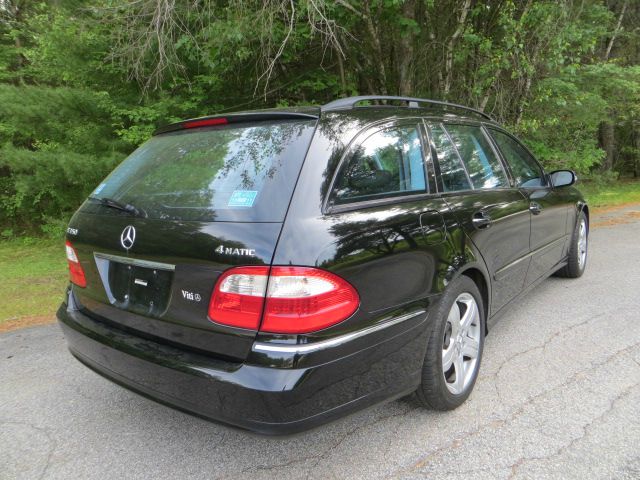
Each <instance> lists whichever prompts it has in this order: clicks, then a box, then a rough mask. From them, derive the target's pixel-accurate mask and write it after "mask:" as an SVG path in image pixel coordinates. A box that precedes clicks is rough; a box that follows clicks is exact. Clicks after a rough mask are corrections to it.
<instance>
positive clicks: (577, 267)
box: [556, 212, 589, 278]
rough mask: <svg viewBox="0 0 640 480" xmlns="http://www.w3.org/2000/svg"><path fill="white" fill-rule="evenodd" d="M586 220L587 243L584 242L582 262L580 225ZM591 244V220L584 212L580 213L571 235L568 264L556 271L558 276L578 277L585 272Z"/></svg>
mask: <svg viewBox="0 0 640 480" xmlns="http://www.w3.org/2000/svg"><path fill="white" fill-rule="evenodd" d="M582 222H584V225H585V237H586V238H585V244H584V248H585V251H584V262H582V263H581V262H580V258H581V251H580V250H581V249H580V225H581V224H582ZM588 245H589V220H588V219H587V216H586V215H585V214H584V212H580V213H579V214H578V218H577V220H576V226H575V227H574V229H573V236H572V237H571V246H570V247H569V258H568V259H567V264H566V265H565V266H564V267H562V268H561V269H560V270H558V271H557V272H556V275H557V276H558V277H565V278H578V277H581V276H582V274H583V273H584V270H585V268H586V267H587V258H588V255H587V254H588V251H589V248H588Z"/></svg>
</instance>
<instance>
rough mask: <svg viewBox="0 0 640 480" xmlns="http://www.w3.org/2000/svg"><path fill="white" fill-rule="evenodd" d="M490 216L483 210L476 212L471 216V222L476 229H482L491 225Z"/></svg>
mask: <svg viewBox="0 0 640 480" xmlns="http://www.w3.org/2000/svg"><path fill="white" fill-rule="evenodd" d="M492 221H493V220H491V217H490V216H489V214H488V213H487V212H485V211H483V210H480V211H479V212H476V213H474V214H473V216H472V217H471V223H472V224H473V226H474V227H475V228H476V229H477V230H484V229H487V228H489V227H490V226H491V222H492Z"/></svg>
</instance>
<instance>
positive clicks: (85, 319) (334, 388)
mask: <svg viewBox="0 0 640 480" xmlns="http://www.w3.org/2000/svg"><path fill="white" fill-rule="evenodd" d="M57 316H58V320H59V323H60V325H61V327H62V330H63V332H64V334H65V337H66V339H67V342H68V345H69V350H70V351H71V353H72V354H73V355H74V356H75V357H76V358H77V359H78V360H79V361H80V362H82V363H83V364H85V365H86V366H88V367H89V368H91V369H92V370H94V371H96V372H97V373H99V374H100V375H102V376H104V377H106V378H108V379H110V380H112V381H114V382H115V383H118V384H120V385H122V386H124V387H126V388H128V389H130V390H133V391H135V392H137V393H140V394H142V395H144V396H146V397H149V398H151V399H153V400H156V401H159V402H161V403H164V404H168V405H170V406H172V407H175V408H178V409H180V410H185V411H188V412H190V413H193V414H196V415H199V416H203V417H206V418H208V419H212V420H216V421H221V422H224V423H228V424H231V425H235V426H238V427H241V428H246V429H249V430H253V431H256V432H259V433H265V434H288V433H295V432H298V431H302V430H306V429H309V428H312V427H314V426H316V425H319V424H322V423H325V422H327V421H329V420H332V419H334V418H337V417H339V416H342V415H345V414H347V413H349V412H353V411H355V410H359V409H361V408H364V407H367V406H370V405H373V404H375V403H379V402H382V401H385V400H391V399H394V398H398V397H400V396H403V395H406V394H408V393H410V392H411V391H413V390H414V389H415V388H416V387H417V385H418V384H419V381H420V371H421V365H422V358H424V349H425V345H426V335H427V333H428V332H427V328H426V322H425V319H424V315H422V318H416V319H414V320H415V321H413V322H407V325H404V328H403V329H402V330H401V331H400V332H398V330H396V329H394V330H393V332H391V331H389V332H385V333H384V336H385V337H386V338H384V340H382V341H378V342H372V344H371V345H368V346H366V347H364V348H361V349H359V350H356V351H352V352H351V353H349V354H348V355H345V356H342V357H340V358H335V359H332V360H330V361H327V362H324V363H322V364H320V365H314V366H308V367H305V368H276V367H272V366H266V365H268V364H269V363H270V362H271V360H270V359H269V357H268V354H261V356H260V357H261V359H262V360H261V361H264V365H257V364H248V363H232V362H226V361H222V360H218V359H215V358H211V357H209V356H204V355H198V354H193V353H191V352H187V351H184V350H181V349H177V348H175V347H171V346H167V345H164V344H160V343H156V342H154V341H151V340H147V339H143V338H140V337H137V336H135V335H132V334H130V333H128V332H125V331H123V330H120V329H118V328H114V327H111V326H109V325H107V324H105V323H103V322H100V321H97V320H94V319H93V318H91V317H89V316H87V315H85V314H83V313H82V312H81V311H79V310H75V309H72V308H68V307H67V305H66V304H63V305H62V306H61V307H60V309H59V310H58V313H57ZM390 330H391V329H390ZM274 360H277V359H274ZM271 364H274V363H271Z"/></svg>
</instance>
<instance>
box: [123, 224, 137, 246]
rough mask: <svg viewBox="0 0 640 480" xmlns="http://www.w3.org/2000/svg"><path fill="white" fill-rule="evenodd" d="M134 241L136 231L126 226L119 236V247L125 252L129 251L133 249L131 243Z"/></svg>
mask: <svg viewBox="0 0 640 480" xmlns="http://www.w3.org/2000/svg"><path fill="white" fill-rule="evenodd" d="M135 241H136V229H135V227H133V226H131V225H128V226H126V227H124V230H123V231H122V234H120V245H122V246H123V247H124V248H125V249H126V250H129V249H130V248H131V247H133V242H135Z"/></svg>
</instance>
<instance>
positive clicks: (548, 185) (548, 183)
mask: <svg viewBox="0 0 640 480" xmlns="http://www.w3.org/2000/svg"><path fill="white" fill-rule="evenodd" d="M483 126H484V127H485V128H486V129H487V134H488V135H489V137H490V138H491V142H492V143H493V144H495V148H496V150H497V151H498V153H499V154H500V158H502V160H503V162H504V163H505V164H506V165H507V167H508V168H509V172H510V174H511V176H512V178H513V188H518V189H524V190H527V191H529V190H541V189H545V188H546V189H549V188H554V187H553V183H552V182H551V181H550V178H549V174H548V173H547V172H546V171H545V169H544V167H543V166H542V164H541V163H540V162H539V161H538V159H537V158H536V156H535V155H534V154H533V153H532V152H531V150H529V149H528V148H527V146H526V145H525V144H524V143H523V142H522V141H520V139H519V138H518V137H516V136H515V135H513V134H511V133H509V132H507V131H506V130H505V129H504V128H502V127H499V126H496V125H486V124H485V125H483ZM491 130H495V131H496V132H500V133H502V134H504V135H506V136H507V137H510V138H511V139H512V140H513V141H514V142H516V144H518V145H519V146H520V147H521V148H522V149H523V150H524V151H525V152H527V153H528V154H529V155H530V156H531V158H532V159H533V161H534V162H535V164H536V165H537V166H538V168H540V171H541V172H542V177H543V178H544V181H545V183H546V185H537V186H531V187H526V186H518V185H517V184H516V176H515V174H514V173H513V169H512V167H511V164H510V163H509V161H508V160H507V158H506V157H505V156H504V154H503V153H502V150H500V146H499V145H498V142H497V141H496V139H495V138H494V137H493V135H491Z"/></svg>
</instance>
